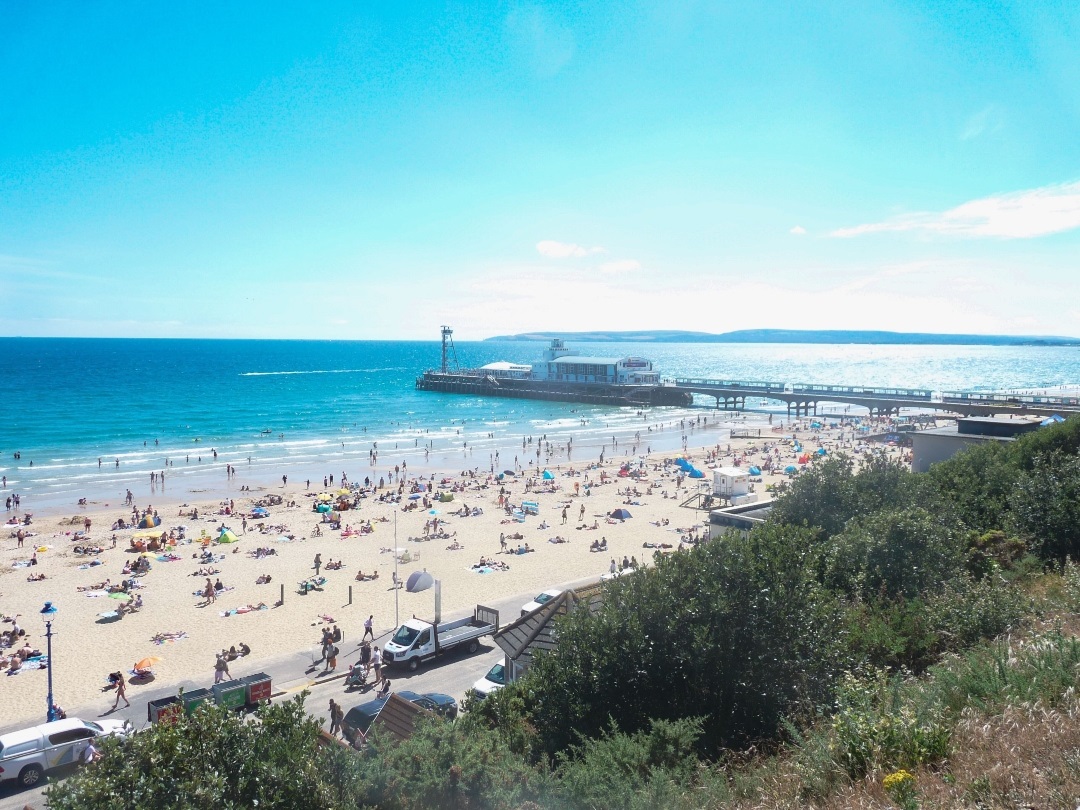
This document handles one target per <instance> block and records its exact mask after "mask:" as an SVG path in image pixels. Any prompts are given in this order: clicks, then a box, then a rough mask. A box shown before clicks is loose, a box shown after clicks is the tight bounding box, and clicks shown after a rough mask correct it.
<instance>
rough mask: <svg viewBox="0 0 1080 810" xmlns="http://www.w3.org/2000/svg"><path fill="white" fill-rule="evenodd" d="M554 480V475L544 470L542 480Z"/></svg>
mask: <svg viewBox="0 0 1080 810" xmlns="http://www.w3.org/2000/svg"><path fill="white" fill-rule="evenodd" d="M554 478H555V474H554V473H553V472H552V471H551V470H544V480H545V481H551V480H552V479H554Z"/></svg>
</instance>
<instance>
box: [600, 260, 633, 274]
mask: <svg viewBox="0 0 1080 810" xmlns="http://www.w3.org/2000/svg"><path fill="white" fill-rule="evenodd" d="M640 269H641V262H639V261H638V260H637V259H618V260H616V261H613V262H604V263H603V264H602V265H600V271H601V272H603V273H630V272H633V271H634V270H640Z"/></svg>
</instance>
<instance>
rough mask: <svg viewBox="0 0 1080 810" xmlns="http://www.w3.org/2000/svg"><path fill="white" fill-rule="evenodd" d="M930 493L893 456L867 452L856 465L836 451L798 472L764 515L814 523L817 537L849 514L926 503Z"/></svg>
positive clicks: (837, 527) (838, 527)
mask: <svg viewBox="0 0 1080 810" xmlns="http://www.w3.org/2000/svg"><path fill="white" fill-rule="evenodd" d="M935 495H936V490H935V489H934V488H932V487H928V486H927V485H926V483H925V482H924V480H923V479H921V478H920V477H918V476H913V475H912V474H911V472H910V471H909V470H908V469H907V467H906V466H904V465H903V464H902V463H901V462H899V461H898V460H895V459H890V458H888V457H887V456H885V455H883V454H880V453H872V454H870V455H868V456H866V457H864V458H863V459H862V462H861V465H860V466H859V467H858V469H856V467H855V462H854V460H852V459H851V457H850V456H846V455H844V454H838V455H835V456H829V457H827V458H825V459H823V460H821V461H817V462H815V463H814V464H813V465H811V467H810V468H809V469H807V470H806V471H804V472H802V473H800V474H799V476H798V477H797V478H796V479H795V480H794V481H793V482H792V483H791V486H789V487H788V488H787V489H786V490H785V491H784V492H783V493H782V494H781V495H780V497H779V498H777V500H776V501H775V503H774V504H773V510H772V513H771V514H770V518H771V519H772V520H775V521H778V522H780V523H789V524H792V525H795V526H816V527H818V528H819V529H820V538H821V539H822V540H828V539H829V538H830V537H834V536H836V535H838V534H840V532H842V531H843V530H844V527H845V526H846V525H847V524H848V521H850V520H852V519H853V518H857V517H862V516H866V515H870V514H873V513H874V512H876V511H878V510H880V509H886V508H888V509H898V508H900V507H903V506H907V505H912V506H913V505H915V504H922V505H924V506H926V505H927V502H928V501H930V500H933V499H934V496H935Z"/></svg>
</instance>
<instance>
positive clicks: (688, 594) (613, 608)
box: [496, 523, 843, 755]
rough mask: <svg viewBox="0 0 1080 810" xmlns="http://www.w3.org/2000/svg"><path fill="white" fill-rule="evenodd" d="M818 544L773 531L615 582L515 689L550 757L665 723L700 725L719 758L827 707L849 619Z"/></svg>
mask: <svg viewBox="0 0 1080 810" xmlns="http://www.w3.org/2000/svg"><path fill="white" fill-rule="evenodd" d="M812 540H813V532H812V531H811V530H809V529H805V528H799V527H792V526H781V525H779V524H772V523H769V524H766V525H765V526H762V527H759V528H757V529H755V530H754V531H753V532H752V533H751V534H750V535H749V536H748V537H742V536H740V535H738V534H729V535H727V536H725V537H724V538H722V539H720V540H715V541H712V542H709V543H706V544H703V545H700V546H698V547H696V548H694V549H693V550H691V551H689V552H683V553H678V554H672V555H668V556H665V557H661V558H658V559H657V562H656V565H655V566H654V567H652V568H649V569H644V570H642V571H638V572H636V573H634V574H632V575H631V576H628V577H621V578H620V579H618V580H613V581H612V582H610V583H608V586H607V587H606V592H605V597H604V600H603V604H602V606H601V607H600V609H599V611H598V612H597V613H595V614H590V613H589V612H588V611H585V610H578V611H575V612H573V613H572V614H570V615H569V616H567V617H566V618H565V619H563V620H561V621H560V623H559V626H558V644H557V646H556V649H555V650H554V651H553V652H552V653H551V654H550V655H542V656H538V658H537V660H536V661H535V662H534V663H533V666H532V668H531V670H530V672H529V673H528V675H527V676H526V678H525V679H524V681H523V682H521V683H520V684H519V686H518V688H517V689H516V690H515V691H514V692H511V693H510V695H513V696H517V697H519V698H520V699H522V701H523V703H524V704H525V711H526V712H527V713H528V719H529V721H530V722H531V723H532V726H533V727H534V728H535V729H536V733H537V735H538V736H539V737H540V739H541V740H542V746H543V749H544V750H545V751H546V752H547V753H548V754H549V755H551V754H554V753H555V752H557V751H561V750H563V749H565V748H566V746H568V745H570V744H573V743H575V742H576V741H577V740H578V739H580V738H581V737H583V738H595V737H598V736H600V735H601V734H603V733H605V731H607V730H609V729H610V728H611V727H612V724H613V725H614V727H615V728H617V729H618V730H619V731H620V732H623V733H627V734H634V733H637V732H639V731H643V730H645V729H647V728H649V727H650V723H651V721H652V720H653V719H660V720H672V721H676V720H682V719H688V718H693V717H701V718H702V737H701V740H700V742H699V748H700V749H701V750H702V751H703V752H705V753H706V754H709V755H711V754H714V753H715V752H716V751H717V750H719V749H720V748H721V747H723V746H729V745H735V744H740V743H744V742H746V741H747V740H752V739H760V738H763V737H768V736H771V735H773V734H774V733H775V732H776V729H777V725H778V723H779V720H780V717H781V716H782V715H783V714H785V713H786V712H789V711H791V710H792V709H793V707H794V706H796V705H797V704H799V703H800V702H802V701H807V702H810V703H814V702H818V701H820V700H823V699H824V698H825V695H826V694H827V690H828V683H829V681H830V678H831V677H832V675H833V673H834V672H835V671H836V670H837V668H838V667H840V666H842V664H843V662H842V658H841V656H840V655H839V654H838V644H839V641H838V635H839V634H838V633H837V628H838V616H839V611H838V610H837V609H836V606H835V604H834V603H833V602H832V601H831V599H829V598H828V596H827V595H826V594H824V593H823V591H822V589H821V588H820V587H819V586H818V584H817V582H816V581H815V578H814V575H813V572H812V571H811V570H810V567H809V566H808V565H807V561H808V559H810V557H811V548H812ZM502 691H503V692H507V691H508V690H506V689H504V690H502ZM501 696H502V695H501V693H500V694H499V695H497V696H496V697H501ZM509 699H511V698H509V697H508V698H504V700H509ZM579 735H580V736H579Z"/></svg>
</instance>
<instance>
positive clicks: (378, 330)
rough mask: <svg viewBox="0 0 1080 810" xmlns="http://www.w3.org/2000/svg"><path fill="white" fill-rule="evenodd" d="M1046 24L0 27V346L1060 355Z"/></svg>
mask: <svg viewBox="0 0 1080 810" xmlns="http://www.w3.org/2000/svg"><path fill="white" fill-rule="evenodd" d="M1077 42H1080V4H1077V3H1074V2H1061V3H1053V2H1044V3H1031V2H1019V3H994V2H980V3H919V2H895V3H885V2H874V1H873V0H865V1H863V2H857V3H855V2H836V3H807V4H802V3H794V2H776V3H770V2H759V3H708V2H677V1H675V2H661V3H619V2H603V3H566V4H559V3H544V4H540V3H476V4H455V3H447V4H432V3H385V4H357V3H332V2H328V3H319V4H297V5H295V6H286V5H284V4H254V3H251V4H246V3H227V4H222V3H214V4H209V3H207V4H201V3H185V4H179V5H178V4H136V3H95V4H85V3H66V4H65V3H56V4H40V3H18V2H10V3H5V4H3V5H0V302H2V307H0V334H4V335H87V336H95V335H115V336H174V337H297V338H348V339H411V338H418V339H432V340H434V339H437V337H438V327H439V325H440V324H442V323H449V324H451V325H453V326H454V327H455V336H456V337H458V338H460V339H469V338H482V337H486V336H489V335H492V334H501V333H507V332H518V331H530V330H541V329H545V330H568V331H569V330H588V329H605V330H613V329H649V328H655V329H678V328H683V329H694V330H705V331H713V332H721V331H728V330H732V329H744V328H768V327H775V328H806V329H812V328H850V329H893V330H898V331H942V332H979V333H1004V334H1066V335H1080V49H1078V48H1077V47H1076V43H1077Z"/></svg>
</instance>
